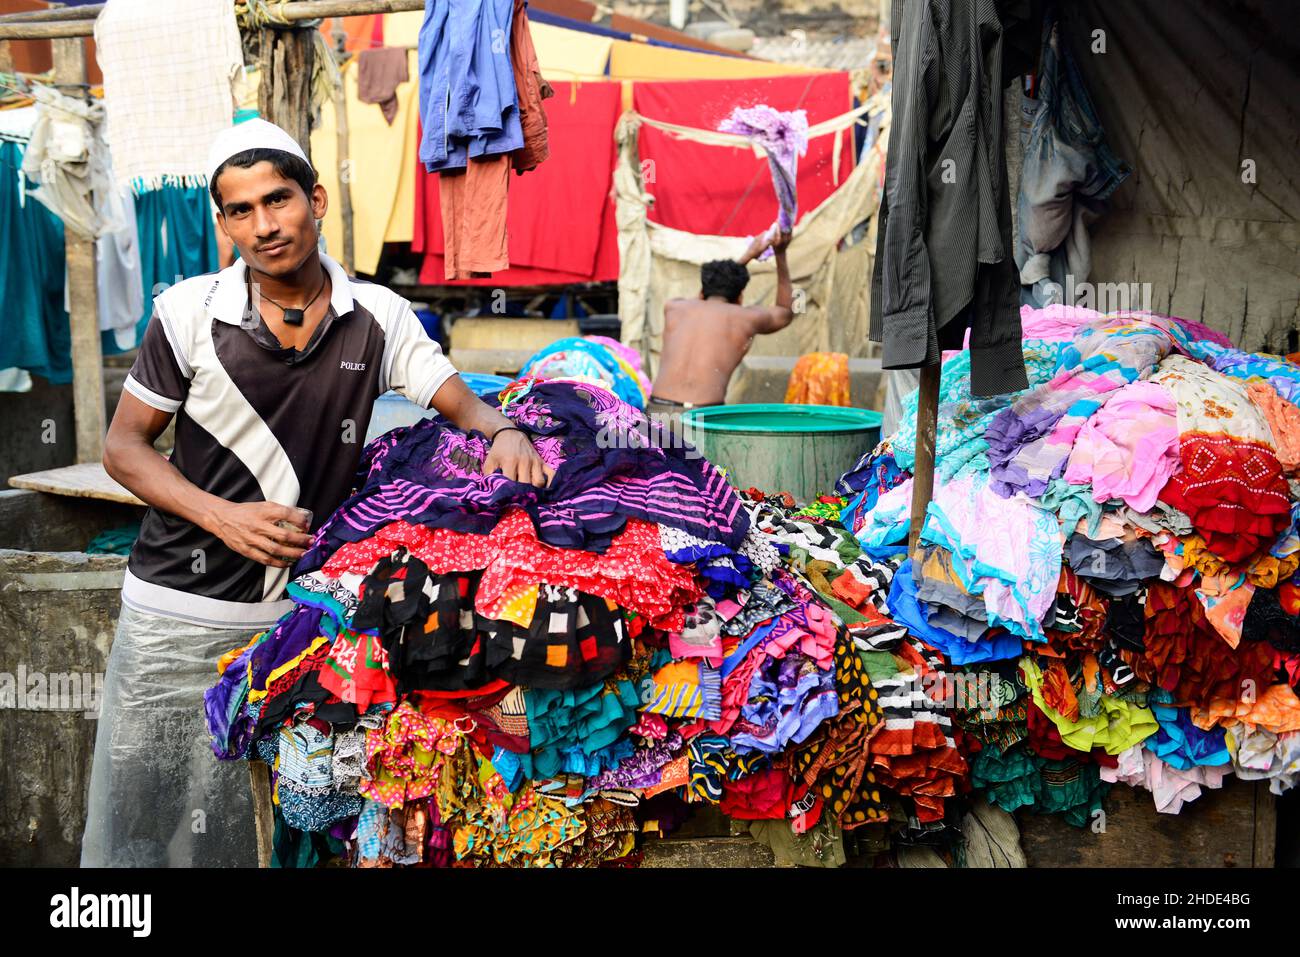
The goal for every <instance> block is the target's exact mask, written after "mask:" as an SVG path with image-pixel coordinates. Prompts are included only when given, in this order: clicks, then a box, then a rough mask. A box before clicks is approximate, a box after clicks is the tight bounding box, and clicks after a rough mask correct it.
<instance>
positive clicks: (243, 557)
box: [82, 120, 551, 867]
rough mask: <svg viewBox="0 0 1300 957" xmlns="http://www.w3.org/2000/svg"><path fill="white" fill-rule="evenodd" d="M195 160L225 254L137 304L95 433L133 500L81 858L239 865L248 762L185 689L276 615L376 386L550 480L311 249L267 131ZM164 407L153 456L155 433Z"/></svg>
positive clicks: (398, 308) (433, 346)
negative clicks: (216, 744) (139, 334)
mask: <svg viewBox="0 0 1300 957" xmlns="http://www.w3.org/2000/svg"><path fill="white" fill-rule="evenodd" d="M207 169H208V185H209V189H210V192H211V194H212V200H213V202H214V203H215V204H216V208H217V221H218V224H219V226H220V229H221V230H222V231H223V232H224V233H225V234H226V235H227V236H228V237H229V238H230V240H231V241H232V242H233V244H234V246H235V248H236V249H237V250H238V252H239V258H238V259H237V260H236V261H235V263H234V264H233V265H231V266H229V267H227V268H225V269H222V270H221V271H220V272H217V273H214V274H209V275H206V276H198V277H194V278H192V279H186V280H185V281H183V282H180V283H177V284H176V285H174V286H172V287H171V288H169V289H167V290H166V291H164V292H163V293H162V294H161V295H159V296H158V297H157V298H156V299H155V300H154V309H153V317H152V318H151V320H150V322H149V326H148V329H147V331H146V333H145V336H144V339H143V341H142V343H141V346H140V352H139V356H138V357H137V358H136V360H135V364H134V365H133V366H132V368H131V372H130V374H129V375H128V377H127V380H126V384H125V387H124V391H123V393H122V398H121V401H120V403H119V405H118V407H117V411H116V414H115V415H114V416H113V421H112V424H111V425H110V427H109V430H108V436H107V439H106V441H105V447H104V467H105V468H106V469H107V470H108V473H109V474H110V475H111V476H112V477H113V478H115V479H116V480H117V481H119V482H120V483H122V485H124V486H126V487H127V488H128V489H130V490H131V491H132V492H134V493H135V494H136V495H137V496H138V497H139V498H140V499H141V500H142V501H144V502H145V503H147V504H148V505H149V509H148V512H147V513H146V515H145V518H144V520H143V522H142V524H141V529H140V535H139V538H138V540H137V541H136V543H135V545H134V547H133V548H132V551H131V556H130V559H129V561H128V565H127V572H126V578H125V582H124V584H123V588H122V610H121V615H120V617H119V621H118V627H117V633H116V637H115V639H114V643H113V647H112V651H111V654H110V656H109V663H108V671H107V674H106V676H105V684H104V695H103V697H102V700H101V709H100V719H99V727H98V731H97V738H96V742H95V754H94V763H93V767H92V772H91V783H90V801H89V807H88V813H87V822H86V832H85V835H84V838H83V841H82V865H83V866H144V867H167V866H173V867H174V866H241V865H242V866H255V865H256V864H257V857H256V847H255V843H254V828H253V821H252V806H251V799H250V793H249V786H248V774H247V771H246V770H245V769H244V766H243V764H242V762H221V763H219V762H218V761H217V760H216V759H215V757H214V756H213V754H212V750H211V746H210V744H209V736H208V733H207V729H206V728H205V725H204V707H205V703H204V697H203V695H204V691H205V690H206V689H207V688H208V687H209V686H211V685H212V684H214V683H215V681H216V679H217V670H216V668H217V662H218V659H219V658H220V657H221V656H222V655H223V654H225V653H226V652H228V651H231V650H232V649H236V648H239V647H241V646H244V645H247V644H248V643H249V641H251V640H252V638H253V637H254V635H256V634H257V633H258V632H261V631H264V630H265V629H266V628H267V627H269V626H270V625H271V624H273V623H274V622H275V621H276V620H277V619H278V618H279V617H280V616H281V615H282V614H283V613H284V612H285V611H287V610H288V609H289V608H291V607H292V602H291V601H289V600H288V599H286V598H285V586H286V584H287V582H288V579H289V570H290V568H291V567H292V566H293V565H294V563H295V562H296V561H297V560H298V558H299V557H301V556H302V555H303V554H304V552H305V550H306V548H307V547H308V546H309V545H310V544H311V541H312V539H311V533H312V532H314V531H315V530H316V528H317V527H319V525H320V523H321V522H322V521H323V520H324V519H325V518H327V517H328V516H329V515H330V514H331V513H332V512H333V511H334V510H335V509H336V508H337V507H338V506H339V505H340V504H341V503H342V501H343V500H344V499H345V498H346V497H347V495H348V494H349V492H350V490H351V486H352V479H353V476H354V474H355V472H356V469H357V466H358V463H359V461H360V456H361V450H362V445H363V441H364V438H365V434H366V428H367V425H368V424H369V420H370V415H371V408H372V405H373V402H374V400H375V399H376V398H377V397H378V396H379V395H381V394H383V393H384V392H386V391H388V390H389V389H393V390H396V391H397V392H399V393H401V394H403V395H405V396H406V397H407V398H409V399H411V400H412V401H414V402H416V403H417V404H419V405H420V406H421V407H423V408H433V409H436V410H437V411H438V412H439V413H441V414H442V415H443V416H445V417H446V418H447V419H449V420H450V421H451V422H452V423H454V424H455V425H456V426H457V427H459V428H461V429H464V430H466V431H471V430H472V431H477V432H479V433H482V434H483V435H484V436H485V438H486V439H487V440H488V441H489V442H490V451H489V452H488V454H487V457H486V459H485V460H484V462H483V463H482V470H483V472H484V473H485V474H488V473H492V472H497V471H499V472H502V473H503V474H504V475H505V476H506V477H508V478H510V479H513V480H515V481H519V482H525V483H530V484H533V485H536V486H544V485H545V484H546V483H547V482H549V480H550V478H551V470H550V469H549V468H548V467H547V466H546V465H545V464H544V463H543V462H542V459H541V457H540V456H539V455H538V454H537V452H536V450H535V449H534V448H533V446H532V443H531V441H530V439H529V436H528V435H526V434H525V433H524V432H522V431H520V430H519V429H517V428H515V426H514V425H513V423H512V422H511V421H510V420H509V419H507V418H506V417H505V416H503V415H502V414H501V413H500V412H499V411H497V410H496V409H494V408H492V407H491V406H488V405H487V404H485V403H484V402H482V401H481V400H480V399H479V398H478V397H477V396H475V395H474V394H473V393H472V392H471V391H470V390H469V389H468V388H467V387H466V386H465V384H464V383H463V382H462V381H461V380H460V377H459V376H458V375H457V374H456V370H455V368H453V366H452V364H451V362H450V361H449V360H448V359H447V357H446V356H445V355H443V353H442V350H441V349H440V347H439V346H438V344H437V343H436V342H434V341H433V340H432V339H430V338H429V337H428V335H427V334H426V333H425V331H424V329H423V327H422V326H421V325H420V323H419V320H418V319H417V318H416V316H415V314H414V312H413V311H412V310H411V306H410V303H408V302H407V301H406V300H405V299H402V298H401V297H400V296H397V295H396V294H394V293H393V292H391V291H389V290H388V289H385V288H384V287H382V286H379V285H375V284H373V283H366V282H360V281H358V280H356V279H353V278H351V277H350V276H348V275H347V273H346V272H345V271H344V270H343V268H342V267H341V266H340V265H339V264H338V263H337V262H335V261H334V260H333V259H331V258H330V257H329V256H327V255H325V254H323V253H321V252H320V251H319V232H318V223H319V221H320V220H321V219H322V218H323V217H324V216H325V210H326V206H327V203H328V197H327V196H326V195H325V189H324V187H323V186H321V185H320V184H319V183H318V182H317V181H316V174H315V171H314V170H313V169H312V167H311V164H310V163H309V162H308V161H307V158H306V156H305V155H304V153H303V151H302V149H301V147H300V146H299V145H298V143H297V142H296V141H295V140H294V139H293V138H292V137H291V136H290V135H289V134H288V133H286V132H285V131H284V130H282V129H280V128H279V127H278V126H275V125H273V124H271V123H268V122H266V121H265V120H249V121H247V122H244V123H241V124H238V125H236V126H233V127H231V128H230V129H228V130H226V131H224V132H223V133H222V134H220V135H219V136H218V137H217V138H216V141H215V142H214V143H213V145H212V150H211V153H210V155H209V159H208V166H207ZM173 417H175V420H176V431H175V445H174V448H173V451H172V454H171V456H170V458H164V457H163V456H162V455H160V454H158V452H156V451H155V450H154V442H155V440H156V439H157V438H158V436H159V435H161V434H162V432H163V430H164V429H165V428H166V427H167V425H168V423H169V422H171V421H172V419H173ZM208 706H209V707H210V708H213V709H215V710H217V711H223V710H224V704H223V703H219V702H209V703H208ZM220 720H223V721H224V720H225V715H224V714H222V715H221V718H220Z"/></svg>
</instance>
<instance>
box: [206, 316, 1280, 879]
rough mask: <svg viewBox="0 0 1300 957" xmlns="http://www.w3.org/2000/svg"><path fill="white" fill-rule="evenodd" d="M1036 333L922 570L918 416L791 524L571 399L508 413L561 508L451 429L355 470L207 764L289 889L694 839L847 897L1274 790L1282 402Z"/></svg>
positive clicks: (1112, 334)
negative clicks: (845, 876) (802, 870)
mask: <svg viewBox="0 0 1300 957" xmlns="http://www.w3.org/2000/svg"><path fill="white" fill-rule="evenodd" d="M1023 323H1024V326H1025V330H1026V333H1025V334H1026V339H1027V341H1026V344H1025V353H1026V358H1027V366H1028V368H1029V370H1030V380H1031V384H1030V388H1029V389H1028V390H1026V391H1025V392H1022V393H1019V394H1016V395H1011V396H1006V397H1002V398H999V399H976V398H972V397H971V395H970V390H969V355H968V354H967V353H957V354H954V355H951V356H950V357H949V358H948V359H947V361H946V362H945V364H944V368H943V374H942V385H941V389H942V395H941V404H940V427H939V432H938V437H939V439H938V449H937V462H936V473H937V479H938V480H937V481H936V483H935V495H934V502H933V503H932V505H931V508H930V511H929V516H928V519H927V522H926V525H925V528H924V529H923V531H922V535H921V546H920V549H919V551H918V553H917V554H916V555H912V556H909V555H908V554H907V553H906V541H907V535H908V522H909V515H910V502H911V473H910V469H911V467H912V454H911V453H912V450H913V448H914V443H915V409H916V400H915V397H912V398H911V399H910V400H909V402H908V403H907V408H908V409H909V410H910V411H908V412H907V414H906V415H905V417H904V420H903V423H902V425H901V428H900V429H899V431H898V432H897V433H896V434H894V435H893V436H890V437H889V438H888V439H887V440H886V441H884V442H882V443H881V444H880V445H879V446H878V447H877V448H876V449H874V450H873V451H871V452H870V453H868V454H867V455H865V456H864V457H863V460H862V461H861V462H860V463H859V464H858V466H856V467H855V468H854V469H852V470H850V471H849V472H848V473H847V474H846V475H844V476H843V477H842V478H841V479H840V481H839V483H838V485H837V487H836V489H835V490H834V492H835V494H834V495H827V496H824V497H822V498H820V499H818V500H817V501H814V502H812V503H807V504H804V503H799V502H795V501H794V500H793V499H791V498H790V497H789V496H788V495H784V494H771V495H765V494H763V493H761V492H759V491H757V490H753V489H751V490H748V491H744V492H738V491H736V490H734V489H733V488H731V487H730V486H729V485H728V484H727V482H726V479H725V477H724V475H723V474H722V473H721V472H720V471H719V470H717V469H715V468H714V467H713V466H712V465H711V464H710V463H708V462H707V461H706V460H705V459H703V458H702V457H700V455H699V454H698V453H697V452H696V451H695V450H694V449H691V448H689V447H686V448H683V447H680V445H681V443H679V442H673V441H669V440H668V439H669V437H667V436H660V435H658V434H657V433H656V430H655V428H656V427H655V426H654V425H653V424H652V423H649V422H647V420H646V419H645V417H644V415H643V414H642V413H641V412H639V411H638V410H636V409H635V408H633V407H632V406H630V405H628V404H627V403H625V402H623V401H621V400H620V399H619V398H618V397H617V396H616V395H615V394H614V393H613V392H611V391H610V390H609V389H608V388H605V387H602V385H600V384H597V383H593V382H589V381H582V380H569V379H564V378H555V379H550V380H540V379H537V378H525V379H521V380H519V381H517V382H515V383H512V384H511V385H510V386H509V387H507V388H506V389H505V390H504V391H503V392H502V393H501V394H500V396H499V397H498V398H497V400H496V401H497V402H498V403H499V405H500V407H501V408H502V410H503V412H504V413H505V414H506V415H507V416H508V417H510V418H511V419H513V420H514V421H515V422H517V423H518V424H519V425H520V426H521V427H523V428H525V429H527V430H528V431H529V432H530V433H531V434H532V435H533V436H534V437H535V445H536V447H537V448H538V450H539V452H540V454H541V455H542V457H543V458H544V459H545V460H546V461H547V463H548V464H549V465H551V466H552V467H553V468H554V469H555V472H556V474H555V479H554V480H553V482H552V483H551V485H550V486H549V487H548V488H547V489H543V490H539V489H535V488H533V487H532V486H527V485H520V484H517V483H514V482H510V481H508V480H506V479H505V478H504V477H503V476H500V475H494V476H486V477H485V476H483V475H482V474H481V467H480V466H481V463H482V461H483V459H484V457H485V456H486V453H487V443H486V440H485V439H484V437H483V436H480V435H477V434H474V433H471V434H466V433H463V432H460V431H458V430H456V429H454V428H452V427H451V426H450V425H449V424H447V423H446V422H445V421H443V420H440V419H432V420H427V421H423V422H421V423H419V424H417V425H415V426H412V427H410V428H406V429H398V430H394V431H393V432H390V433H388V434H387V435H385V436H383V437H382V438H380V439H378V440H377V441H376V442H374V443H372V445H371V446H369V447H368V448H367V450H366V453H365V456H364V458H363V462H362V467H361V470H360V472H359V475H358V490H357V491H356V493H355V494H354V495H353V496H352V497H351V498H349V499H348V500H347V501H346V502H345V503H344V504H343V505H342V506H341V507H340V508H339V509H338V510H337V512H336V513H335V514H334V515H333V516H331V517H330V518H329V520H328V521H327V522H326V523H325V524H324V525H323V526H322V527H321V528H320V530H319V531H318V532H317V534H316V536H315V540H314V544H313V547H312V548H311V550H310V551H309V552H308V554H307V555H306V556H304V558H303V559H302V561H301V562H300V564H299V565H298V567H297V568H296V569H295V578H294V579H293V581H292V584H291V585H290V595H291V597H292V598H293V599H294V600H295V607H294V609H293V610H292V611H291V612H289V613H288V614H287V615H285V616H284V618H282V619H281V620H280V621H279V622H278V623H277V624H276V625H275V626H274V627H272V628H271V629H269V630H267V631H266V632H265V633H263V634H259V635H257V636H256V637H255V638H253V640H252V641H251V642H250V644H249V645H248V646H247V647H245V648H241V649H234V650H232V651H231V652H230V654H228V655H227V656H225V658H223V660H222V661H221V662H220V672H221V673H220V680H219V681H218V683H217V684H216V685H215V686H214V687H213V688H212V689H211V690H210V691H209V693H208V697H207V713H208V723H209V727H210V730H211V733H212V738H213V749H214V751H215V752H216V753H217V755H218V757H221V758H224V759H237V758H256V759H260V760H263V761H266V762H267V763H268V764H270V765H271V767H272V779H273V784H274V797H275V809H276V845H275V850H276V856H277V860H278V861H279V863H281V864H282V865H285V866H291V865H296V866H303V865H312V864H316V863H320V862H322V861H327V860H335V859H337V860H345V861H346V862H348V863H349V864H351V865H353V866H369V867H375V866H381V867H389V866H395V865H415V866H431V867H446V866H459V867H465V866H516V867H517V866H634V865H636V864H637V863H639V862H640V860H641V857H642V854H643V851H644V848H645V847H646V842H647V841H648V840H652V839H654V838H655V837H658V836H664V835H668V834H671V833H672V832H673V831H674V830H676V829H677V828H678V827H680V826H681V824H682V823H683V822H684V821H685V820H686V819H687V818H689V817H690V816H691V815H692V814H694V813H696V812H698V811H699V810H700V809H702V808H710V807H711V808H716V809H717V811H720V812H721V814H723V815H726V816H727V817H730V818H732V819H733V820H740V821H747V822H748V826H749V829H750V833H751V834H752V835H753V836H754V837H755V838H756V839H758V840H760V841H763V842H764V843H766V844H768V845H769V846H771V847H772V848H773V850H774V851H775V852H776V854H777V858H778V860H782V861H787V862H797V863H805V864H819V865H824V866H834V865H836V864H841V863H843V862H844V861H845V859H846V854H847V855H848V856H849V857H852V856H854V855H855V854H857V855H864V854H865V855H870V854H874V853H878V852H881V851H888V850H890V849H891V848H894V849H898V848H900V847H908V846H915V845H919V844H930V845H937V846H941V847H945V848H951V847H954V846H958V845H960V844H961V842H962V829H963V815H964V814H967V813H972V811H974V812H975V813H980V814H988V813H997V814H1002V813H1003V812H1010V811H1017V810H1023V811H1024V812H1026V813H1028V812H1037V813H1052V814H1060V815H1062V816H1063V817H1064V818H1065V819H1066V820H1067V821H1070V822H1071V823H1074V824H1077V825H1086V824H1088V823H1089V822H1090V821H1091V820H1092V818H1093V816H1094V815H1095V814H1096V813H1097V811H1098V810H1100V809H1101V808H1102V807H1103V800H1104V798H1105V795H1106V793H1107V790H1108V789H1109V788H1110V787H1111V786H1113V785H1114V784H1127V785H1131V786H1135V787H1141V788H1145V789H1147V790H1149V791H1151V792H1152V794H1153V795H1154V800H1155V805H1156V808H1157V810H1160V811H1164V812H1177V811H1178V810H1180V809H1181V808H1182V807H1183V806H1184V805H1185V804H1186V803H1187V802H1189V801H1192V800H1194V799H1195V798H1196V797H1197V796H1198V795H1200V794H1201V792H1202V790H1203V789H1205V788H1217V787H1221V786H1222V784H1223V781H1224V778H1225V777H1226V776H1228V775H1236V776H1237V777H1240V778H1243V779H1247V780H1261V779H1267V780H1269V782H1270V784H1271V786H1272V788H1273V790H1274V791H1275V792H1278V793H1280V792H1281V791H1282V790H1284V789H1285V788H1289V787H1291V786H1292V785H1293V784H1294V783H1295V781H1296V777H1297V774H1300V699H1297V697H1296V694H1295V691H1294V686H1295V684H1296V682H1298V681H1300V618H1297V616H1296V613H1297V611H1300V593H1298V592H1297V583H1296V581H1295V578H1296V575H1297V570H1298V569H1300V531H1298V530H1297V527H1296V520H1297V516H1300V496H1297V494H1296V491H1295V488H1296V487H1295V486H1293V481H1294V479H1295V478H1296V477H1297V472H1296V470H1297V469H1300V409H1297V408H1296V406H1295V405H1293V404H1292V403H1293V401H1295V400H1296V399H1300V366H1296V365H1293V364H1291V363H1289V362H1286V361H1285V360H1281V359H1277V358H1274V357H1268V356H1259V355H1247V354H1243V353H1240V352H1237V351H1236V350H1233V349H1232V348H1231V347H1230V346H1229V345H1227V344H1226V343H1225V342H1223V340H1222V339H1220V338H1217V337H1215V336H1214V334H1213V333H1211V332H1209V330H1206V329H1204V327H1199V326H1196V325H1195V324H1192V323H1185V322H1182V321H1179V320H1173V319H1166V318H1163V317H1159V316H1152V315H1147V314H1142V315H1132V316H1124V317H1107V316H1101V315H1098V314H1096V313H1091V312H1088V311H1086V310H1081V309H1063V308H1061V307H1051V308H1049V309H1047V310H1042V311H1036V310H1026V312H1025V314H1024V317H1023ZM988 802H991V804H992V807H990V805H989V803H988ZM996 809H1001V810H996Z"/></svg>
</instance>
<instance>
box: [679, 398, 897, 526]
mask: <svg viewBox="0 0 1300 957" xmlns="http://www.w3.org/2000/svg"><path fill="white" fill-rule="evenodd" d="M682 425H683V429H684V431H685V433H686V437H687V438H688V439H689V440H690V441H691V442H693V443H694V444H695V446H696V448H698V449H699V450H700V452H702V453H703V454H704V457H705V458H707V459H708V460H709V461H710V462H712V463H713V464H714V465H720V466H722V467H723V468H725V469H727V477H728V479H729V480H730V482H731V484H732V485H734V486H736V487H737V488H749V487H750V486H754V487H756V488H759V489H762V490H763V491H764V492H790V493H791V494H792V495H794V497H795V498H798V499H801V500H803V501H805V502H807V501H811V500H812V499H813V498H815V497H816V496H817V495H820V494H821V493H823V492H829V491H830V490H831V488H832V486H834V484H835V480H836V479H838V478H839V477H840V476H841V475H843V474H844V473H845V472H846V471H848V469H850V468H852V467H853V465H855V464H856V463H857V461H858V459H859V458H861V457H862V454H863V453H864V452H869V451H871V449H872V448H874V447H875V445H876V443H877V442H879V441H880V413H879V412H872V411H870V410H869V409H848V408H843V407H841V406H834V405H784V404H781V403H766V402H765V403H752V404H749V405H710V406H705V407H704V408H701V409H691V410H689V411H687V412H684V413H683V414H682Z"/></svg>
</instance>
